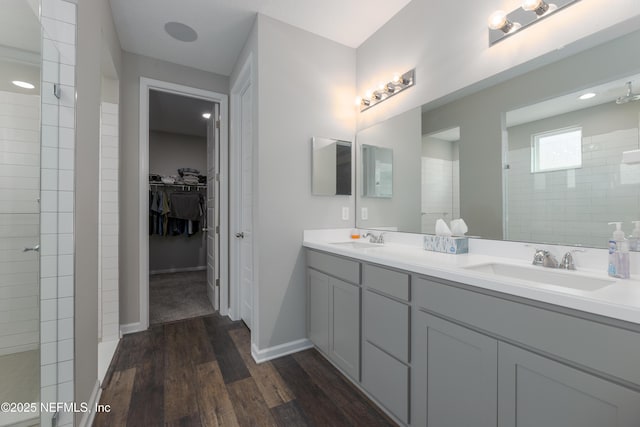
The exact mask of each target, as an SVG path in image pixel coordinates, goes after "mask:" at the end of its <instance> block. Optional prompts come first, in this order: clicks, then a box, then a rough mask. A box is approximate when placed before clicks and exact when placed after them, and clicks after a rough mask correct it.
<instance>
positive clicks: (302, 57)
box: [236, 15, 356, 349]
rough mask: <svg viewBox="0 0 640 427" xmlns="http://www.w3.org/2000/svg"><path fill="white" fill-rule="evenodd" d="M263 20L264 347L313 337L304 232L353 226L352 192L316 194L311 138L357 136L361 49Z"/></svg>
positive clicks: (260, 275)
mask: <svg viewBox="0 0 640 427" xmlns="http://www.w3.org/2000/svg"><path fill="white" fill-rule="evenodd" d="M256 26H257V27H256V28H255V29H254V30H255V31H257V36H256V35H252V36H251V37H250V40H249V42H248V49H251V50H252V51H253V53H254V61H255V60H256V55H257V66H258V68H259V73H258V86H257V87H256V89H257V90H258V98H255V99H254V102H255V101H257V102H256V104H257V105H258V112H257V116H256V117H258V118H259V123H258V132H256V133H255V135H254V137H256V138H258V140H257V141H256V143H257V146H256V147H255V160H256V162H257V164H256V165H255V167H254V169H253V171H254V183H256V187H254V191H255V192H256V196H257V198H258V199H257V204H256V205H255V211H254V218H255V222H256V226H255V228H254V238H255V245H256V246H255V257H254V258H255V266H254V277H255V286H256V289H257V292H258V295H257V299H254V306H257V307H258V315H257V316H258V319H257V320H258V321H257V322H256V325H257V328H254V330H253V331H252V340H254V343H255V344H256V345H257V346H258V349H264V348H267V347H272V346H276V345H279V344H283V343H287V342H291V341H295V340H299V339H302V338H305V337H306V331H305V320H306V311H305V296H306V289H305V288H306V287H305V282H306V281H305V260H304V254H303V251H302V246H301V241H302V232H303V230H305V229H311V228H324V227H329V228H335V227H350V226H352V224H353V219H352V218H353V205H354V203H353V196H336V197H327V196H312V195H311V137H313V136H325V137H332V138H337V139H344V140H349V141H352V140H353V135H354V131H355V108H354V107H353V99H354V98H355V92H354V90H353V88H354V87H355V72H356V61H355V50H354V49H351V48H348V47H345V46H343V45H340V44H338V43H335V42H332V41H329V40H327V39H324V38H321V37H319V36H316V35H314V34H311V33H309V32H306V31H303V30H300V29H298V28H295V27H292V26H289V25H286V24H284V23H282V22H279V21H276V20H274V19H271V18H268V17H265V16H262V15H259V16H258V19H257V23H256ZM245 54H246V53H245ZM240 63H241V62H239V64H240ZM236 75H237V73H236ZM343 206H347V207H349V208H350V212H351V219H350V220H348V221H343V220H342V219H341V209H342V207H343ZM256 329H257V330H256ZM253 335H256V336H255V337H254V336H253Z"/></svg>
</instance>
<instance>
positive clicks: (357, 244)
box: [331, 241, 384, 249]
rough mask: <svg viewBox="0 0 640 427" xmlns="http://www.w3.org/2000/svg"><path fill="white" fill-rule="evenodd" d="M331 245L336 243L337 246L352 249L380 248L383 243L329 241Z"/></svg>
mask: <svg viewBox="0 0 640 427" xmlns="http://www.w3.org/2000/svg"><path fill="white" fill-rule="evenodd" d="M331 244H332V245H337V246H345V247H348V248H353V249H367V248H382V247H384V246H383V245H381V244H379V243H371V242H358V241H353V242H334V243H331Z"/></svg>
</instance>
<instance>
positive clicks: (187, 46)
mask: <svg viewBox="0 0 640 427" xmlns="http://www.w3.org/2000/svg"><path fill="white" fill-rule="evenodd" d="M3 1H4V0H3ZM110 1H111V9H112V11H113V18H114V21H115V24H116V29H117V31H118V36H119V38H120V43H121V45H122V48H123V49H124V50H126V51H128V52H133V53H136V54H139V55H145V56H150V57H152V58H157V59H162V60H165V61H169V62H173V63H177V64H183V65H187V66H190V67H193V68H198V69H201V70H205V71H210V72H213V73H217V74H222V75H225V76H228V75H230V74H231V71H232V70H233V66H234V65H235V62H236V59H237V58H238V55H239V53H240V50H241V49H242V46H244V43H245V41H246V40H247V37H248V35H249V32H250V31H251V26H252V25H253V21H254V19H255V16H256V14H257V13H262V14H264V15H266V16H269V17H271V18H274V19H277V20H280V21H283V22H286V23H287V24H290V25H293V26H295V27H298V28H302V29H305V30H307V31H310V32H312V33H315V34H318V35H320V36H323V37H325V38H328V39H330V40H334V41H336V42H338V43H341V44H344V45H346V46H349V47H353V48H356V47H358V46H360V44H362V42H364V41H365V40H366V39H367V38H369V36H371V35H372V34H373V33H374V32H375V31H376V30H378V28H380V27H381V26H382V25H383V24H384V23H385V22H387V21H388V20H389V19H390V18H391V17H392V16H393V15H395V14H396V13H397V12H398V11H400V9H402V8H403V7H404V6H405V5H406V4H407V3H409V1H410V0H384V1H383V0H348V1H344V0H324V1H311V0H180V1H170V0H110ZM169 21H177V22H181V23H183V24H186V25H189V26H190V27H192V28H194V29H195V30H196V32H197V33H198V40H196V41H195V42H191V43H185V42H180V41H177V40H174V39H173V38H171V37H170V36H169V35H168V34H167V33H165V31H164V24H165V23H167V22H169Z"/></svg>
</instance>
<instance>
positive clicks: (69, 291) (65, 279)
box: [58, 276, 73, 298]
mask: <svg viewBox="0 0 640 427" xmlns="http://www.w3.org/2000/svg"><path fill="white" fill-rule="evenodd" d="M72 296H73V276H62V277H58V297H59V298H63V297H72Z"/></svg>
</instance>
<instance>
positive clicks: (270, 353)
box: [251, 338, 313, 363]
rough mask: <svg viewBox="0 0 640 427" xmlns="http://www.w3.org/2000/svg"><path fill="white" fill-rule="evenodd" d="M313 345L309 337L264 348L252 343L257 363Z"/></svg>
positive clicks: (252, 354)
mask: <svg viewBox="0 0 640 427" xmlns="http://www.w3.org/2000/svg"><path fill="white" fill-rule="evenodd" d="M311 347H313V343H312V342H311V341H309V340H308V339H307V338H303V339H301V340H297V341H291V342H288V343H284V344H280V345H276V346H274V347H268V348H263V349H261V350H260V349H258V347H257V346H256V345H255V344H251V356H252V357H253V360H255V361H256V363H262V362H267V361H269V360H272V359H277V358H278V357H282V356H286V355H288V354H292V353H297V352H299V351H302V350H306V349H308V348H311Z"/></svg>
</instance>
